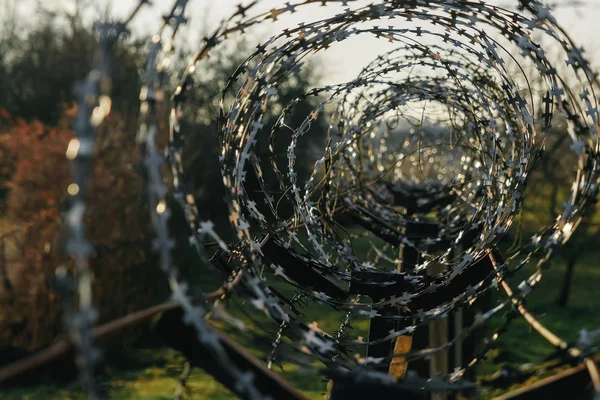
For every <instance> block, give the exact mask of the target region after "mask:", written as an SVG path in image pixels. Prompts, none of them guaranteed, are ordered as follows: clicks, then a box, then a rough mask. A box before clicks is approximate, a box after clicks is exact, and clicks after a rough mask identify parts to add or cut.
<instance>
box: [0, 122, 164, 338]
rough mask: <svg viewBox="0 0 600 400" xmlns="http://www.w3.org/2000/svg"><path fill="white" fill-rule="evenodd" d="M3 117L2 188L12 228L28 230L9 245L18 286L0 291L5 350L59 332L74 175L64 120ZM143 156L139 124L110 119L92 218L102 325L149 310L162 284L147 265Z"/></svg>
mask: <svg viewBox="0 0 600 400" xmlns="http://www.w3.org/2000/svg"><path fill="white" fill-rule="evenodd" d="M0 118H1V120H0V126H2V128H0V152H1V154H0V159H2V160H3V161H2V162H1V163H0V179H3V180H2V181H0V185H2V186H3V187H5V188H7V189H8V193H9V194H8V198H7V202H6V213H5V214H6V220H7V221H8V222H7V223H5V225H8V226H26V227H27V229H24V230H23V231H22V233H20V234H19V235H17V236H18V237H15V238H13V239H11V240H13V242H14V243H12V244H11V246H8V247H9V248H10V249H11V253H12V254H11V255H10V263H9V265H8V268H9V274H8V275H9V277H10V278H11V283H12V285H13V286H14V288H13V290H12V291H6V290H4V291H3V292H2V291H1V290H2V289H0V293H1V295H0V302H1V304H0V310H1V311H0V345H2V344H6V342H5V340H8V339H9V338H12V343H11V344H13V345H14V344H19V345H22V346H25V347H27V348H37V347H40V346H43V345H45V344H47V343H48V342H49V341H51V340H52V339H53V337H55V336H56V334H57V333H59V332H60V331H61V324H62V321H61V319H60V313H59V312H58V311H57V310H58V309H59V307H58V300H57V296H56V294H55V293H54V291H53V288H52V278H53V276H54V271H55V269H56V267H57V266H58V265H61V264H66V265H68V260H65V259H64V258H62V257H61V251H60V249H61V244H62V243H63V242H64V238H65V232H61V228H60V227H61V214H62V213H63V212H64V211H66V206H65V203H64V202H65V199H66V197H67V195H66V188H67V186H68V183H69V178H70V171H69V165H68V164H67V160H66V157H65V150H66V148H67V144H68V142H69V140H70V139H71V138H72V137H73V132H72V131H70V130H69V129H67V128H66V126H68V123H67V122H64V123H61V124H60V125H61V126H62V127H60V128H58V127H48V126H44V125H42V124H40V123H38V122H25V121H23V120H19V119H16V120H11V119H10V117H9V116H8V115H7V114H6V113H3V114H0ZM136 154H137V151H136V145H135V128H134V124H133V123H132V124H127V121H125V120H123V119H121V118H119V117H118V116H115V115H113V116H111V117H110V118H109V120H108V121H107V122H106V124H105V125H104V126H103V127H102V128H101V130H100V132H99V134H98V139H97V145H96V154H95V156H94V161H93V172H92V175H93V185H92V190H91V197H90V199H89V208H88V217H87V232H88V237H89V238H90V240H91V241H92V243H93V244H94V247H95V249H96V254H95V255H94V257H93V259H92V268H93V270H94V275H95V282H94V291H95V299H97V300H96V305H97V307H98V309H99V311H100V318H101V320H108V319H112V318H114V317H117V316H120V315H123V314H125V313H127V312H130V311H133V310H135V309H138V308H140V307H143V306H146V305H148V304H149V303H150V302H152V301H153V296H152V294H153V293H154V291H155V290H156V288H157V287H159V286H160V284H158V283H157V281H156V280H155V279H154V274H153V271H155V270H156V269H155V268H153V267H152V266H150V265H148V264H149V263H148V261H149V260H148V257H147V255H148V254H149V251H148V250H149V247H150V246H149V243H150V236H149V234H148V233H149V224H148V219H147V215H148V214H147V211H146V210H145V208H144V207H142V206H141V202H140V193H141V190H142V182H141V179H140V177H139V176H138V175H137V173H136V172H135V171H134V168H133V165H134V164H135V162H136ZM2 177H3V178H2ZM157 274H158V272H157ZM17 307H18V309H17ZM17 310H18V311H17ZM15 341H16V342H15Z"/></svg>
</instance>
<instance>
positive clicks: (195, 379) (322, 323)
mask: <svg viewBox="0 0 600 400" xmlns="http://www.w3.org/2000/svg"><path fill="white" fill-rule="evenodd" d="M582 261H583V260H582ZM562 276H563V268H562V266H561V265H553V266H552V268H551V269H549V270H548V271H547V272H546V273H545V274H544V279H543V282H542V284H541V285H540V286H539V288H537V289H536V290H535V291H534V292H533V294H532V295H531V297H530V300H529V302H528V306H529V309H530V310H531V311H532V312H533V313H534V314H535V315H536V317H537V318H538V319H539V320H540V321H541V322H542V323H544V324H545V325H546V326H547V327H548V328H549V329H551V330H552V331H554V332H555V333H556V334H558V335H559V336H561V337H563V339H565V340H567V341H573V340H576V339H577V336H578V332H579V330H580V329H590V330H591V329H596V328H598V327H600V313H599V312H597V310H598V307H599V306H600V296H598V295H597V287H596V286H595V282H598V281H599V278H600V269H598V268H597V267H596V265H595V259H593V258H589V259H587V260H585V262H582V263H581V265H578V266H577V269H576V271H575V276H574V282H573V285H574V290H573V292H572V298H571V300H570V302H569V305H568V307H566V308H559V307H557V306H555V305H554V303H555V301H554V300H555V299H556V297H557V295H558V294H557V289H556V288H558V287H559V286H560V281H561V279H562ZM518 278H519V277H517V278H516V279H518ZM307 309H308V310H309V313H308V315H307V320H311V319H312V318H314V320H315V321H317V322H318V324H319V327H322V328H323V329H325V330H327V331H332V330H334V329H335V328H336V327H337V326H338V322H339V321H338V318H339V314H332V313H328V312H327V310H324V309H321V308H319V307H312V306H309V307H307ZM500 321H501V316H498V317H495V318H494V319H492V320H491V321H490V324H489V328H488V329H490V330H491V329H493V327H494V326H495V325H497V324H498V323H500ZM367 329H368V325H367V324H366V322H365V323H359V324H357V325H356V326H355V327H354V330H353V332H352V333H353V335H359V334H361V333H362V334H364V333H366V330H367ZM234 337H235V338H236V339H237V340H238V341H239V342H240V343H242V344H248V343H247V341H246V339H245V338H244V337H242V336H238V335H235V336H234ZM552 351H553V349H552V347H551V346H549V345H548V344H547V343H546V342H545V341H544V339H542V338H541V337H540V336H539V335H538V334H537V333H536V332H534V331H532V330H531V329H530V327H529V326H528V325H527V323H526V322H525V321H524V320H523V319H517V320H515V321H514V322H513V323H512V325H511V329H510V330H509V331H508V332H507V333H505V334H503V335H502V336H501V337H500V339H499V341H498V346H497V348H496V349H494V350H492V351H490V352H489V354H488V358H487V359H486V360H485V361H483V362H482V363H480V364H479V366H478V367H477V372H478V376H479V377H480V378H481V379H487V378H490V377H491V376H492V375H493V373H494V372H495V371H497V370H498V369H499V368H500V367H501V366H503V365H511V366H519V365H523V364H527V363H533V364H540V363H543V361H544V359H545V357H547V356H548V355H550V354H551V353H552ZM254 353H255V354H256V355H257V356H259V357H261V358H262V359H265V353H263V352H260V351H255V352H254ZM127 360H129V361H127ZM133 360H135V361H133ZM183 364H184V359H183V357H182V356H181V355H180V354H178V353H177V352H175V351H172V350H169V349H167V348H164V347H156V348H134V347H132V348H130V349H128V351H127V353H126V354H121V355H120V360H119V361H118V362H111V359H110V358H109V365H108V369H107V372H106V373H105V374H103V375H102V376H101V377H100V378H99V380H100V382H101V384H102V386H103V387H106V388H107V389H109V390H110V398H112V399H144V400H158V399H171V398H173V393H174V392H175V389H176V387H177V384H178V377H179V375H180V374H181V371H182V370H183ZM280 373H281V374H282V376H283V377H284V378H285V379H287V380H288V381H289V382H290V383H291V384H292V385H294V386H295V387H298V388H300V389H302V391H303V392H304V393H305V394H306V395H307V396H308V397H309V398H311V399H322V398H323V393H324V392H325V388H326V382H325V381H324V380H323V379H322V378H320V377H319V376H317V375H315V374H313V373H309V372H306V371H300V370H299V369H298V367H297V366H295V365H284V371H283V372H280ZM549 373H550V371H547V372H546V373H545V374H542V375H541V376H544V375H548V374H549ZM539 378H540V376H533V377H532V378H530V379H529V380H528V381H527V382H526V384H527V383H530V382H531V381H534V380H536V379H539ZM188 384H189V388H190V397H189V398H197V399H216V400H219V399H232V398H234V397H233V396H232V395H231V394H230V392H228V391H227V390H226V389H225V388H224V387H223V386H222V385H220V384H219V383H218V382H216V381H215V380H214V379H212V378H211V377H210V376H208V375H206V374H204V373H203V372H202V371H201V370H198V369H194V370H193V371H192V374H191V376H190V378H189V379H188ZM500 392H501V391H500V390H484V392H483V397H484V398H489V397H492V395H494V394H498V393H500ZM42 398H43V399H56V400H58V399H83V398H85V396H84V394H83V392H82V391H81V389H80V388H79V386H78V384H77V383H76V382H71V383H67V384H58V383H55V382H54V383H53V382H50V381H48V380H45V381H44V380H42V381H41V382H40V384H39V385H36V386H35V387H33V386H32V387H21V388H10V389H7V390H3V391H2V393H1V394H0V399H7V400H17V399H42Z"/></svg>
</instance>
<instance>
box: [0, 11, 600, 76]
mask: <svg viewBox="0 0 600 400" xmlns="http://www.w3.org/2000/svg"><path fill="white" fill-rule="evenodd" d="M76 1H79V2H84V1H86V0H52V1H50V2H48V1H41V0H18V1H17V0H0V5H2V3H4V5H6V4H10V3H12V4H15V5H16V6H17V8H19V9H20V11H21V12H22V13H27V12H28V10H29V9H30V7H32V6H34V5H35V4H38V5H39V4H42V5H43V6H44V7H45V8H49V9H52V8H54V9H59V8H67V9H68V8H72V7H73V4H74V3H75V2H76ZM89 1H90V2H91V3H93V4H95V5H96V6H97V7H98V8H102V7H103V6H104V7H105V6H108V7H109V8H110V10H111V13H112V15H115V16H117V17H121V18H122V17H124V16H126V15H128V14H129V12H130V11H131V10H132V9H133V7H134V6H135V5H136V4H137V2H138V0H96V1H92V0H89ZM240 1H241V2H242V3H243V4H248V3H250V0H190V1H189V3H188V4H189V5H188V8H187V13H186V14H187V16H188V17H189V18H190V23H189V24H188V25H187V26H186V28H185V31H183V32H182V33H184V34H182V35H181V34H180V35H179V36H180V38H179V40H183V41H185V42H186V43H185V44H186V45H188V46H192V45H194V44H195V43H198V42H199V38H200V37H201V32H208V31H210V30H212V29H214V28H215V27H216V26H217V24H218V22H219V21H221V20H222V19H224V18H226V17H229V16H230V15H231V14H232V13H233V12H235V11H236V9H237V7H236V6H237V5H238V4H239V3H240ZM285 2H286V1H285V0H261V1H259V4H258V6H256V7H255V11H254V13H256V12H257V11H268V10H270V9H272V8H274V7H278V6H282V5H284V4H285ZM372 2H373V1H372V0H368V1H367V0H358V1H357V2H356V3H352V4H363V5H367V4H370V3H372ZM488 2H489V3H492V4H498V5H502V6H509V7H511V6H512V7H514V6H515V5H516V3H517V0H488ZM152 3H153V5H152V6H145V7H144V8H143V9H142V10H141V12H140V13H139V14H138V15H137V16H136V18H135V20H134V21H133V24H132V30H133V31H134V32H136V33H139V34H153V33H155V32H156V30H157V29H158V27H159V26H160V23H161V16H162V15H164V14H166V13H167V12H168V10H169V9H170V8H171V7H172V5H173V0H152ZM554 3H555V4H557V5H558V6H557V7H555V9H554V11H553V15H554V16H555V18H556V19H557V20H558V22H559V24H560V25H562V26H563V27H564V28H565V29H566V31H567V32H569V34H570V35H571V37H572V38H573V39H574V41H575V42H576V43H577V44H578V46H583V48H584V49H585V50H586V51H585V53H584V55H585V56H586V57H587V58H588V59H589V60H590V61H591V62H592V64H593V66H594V67H595V68H596V69H599V70H600V51H597V50H596V49H597V48H600V39H599V38H600V0H580V1H579V5H578V6H573V4H574V0H554ZM564 5H570V6H564ZM2 9H6V7H2ZM301 9H302V10H303V11H302V12H297V13H295V14H293V15H289V14H287V16H285V15H284V16H281V17H280V18H281V19H280V21H278V22H276V23H271V24H265V27H263V28H260V29H258V30H257V29H254V30H252V31H251V33H248V34H247V35H253V36H255V38H254V39H253V40H252V41H253V42H256V43H258V42H259V41H260V40H261V39H262V40H264V39H267V38H268V37H269V36H271V35H272V34H274V33H277V32H280V31H281V30H282V29H284V28H286V27H294V26H296V25H297V24H298V23H299V22H302V21H305V22H308V21H316V20H319V19H323V18H326V17H328V16H332V15H334V14H336V13H338V12H340V11H341V10H342V9H343V7H342V6H341V4H339V3H337V4H331V5H328V6H326V7H320V6H319V5H316V4H315V5H311V6H309V7H302V8H301ZM267 25H268V27H267ZM390 46H391V45H390V44H389V43H387V41H386V40H381V39H379V40H375V39H373V38H372V37H370V35H361V36H358V37H356V38H353V39H352V40H347V41H344V42H342V43H339V44H336V45H334V46H332V48H331V49H330V50H328V51H327V52H321V53H320V55H319V59H320V60H321V61H323V62H324V68H323V72H324V78H326V79H327V80H328V83H333V82H331V80H332V79H333V80H334V81H339V82H341V81H345V80H348V79H352V78H353V77H355V76H356V74H357V73H358V72H360V70H361V69H362V67H364V66H365V65H367V64H368V62H369V61H371V60H372V59H373V58H374V57H376V56H377V55H379V54H382V53H383V52H385V51H386V50H389V49H391V47H390ZM249 50H251V49H249Z"/></svg>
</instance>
